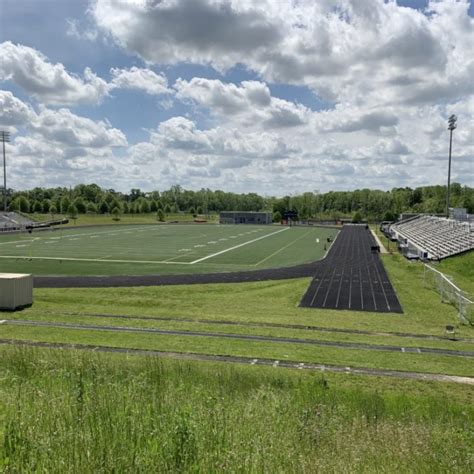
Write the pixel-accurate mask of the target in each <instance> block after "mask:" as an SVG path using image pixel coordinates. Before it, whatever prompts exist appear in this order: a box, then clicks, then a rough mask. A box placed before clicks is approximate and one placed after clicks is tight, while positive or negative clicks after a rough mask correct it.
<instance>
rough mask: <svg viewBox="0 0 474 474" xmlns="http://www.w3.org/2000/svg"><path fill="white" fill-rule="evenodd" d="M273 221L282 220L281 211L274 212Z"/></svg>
mask: <svg viewBox="0 0 474 474" xmlns="http://www.w3.org/2000/svg"><path fill="white" fill-rule="evenodd" d="M273 222H281V214H280V212H279V211H276V212H274V213H273Z"/></svg>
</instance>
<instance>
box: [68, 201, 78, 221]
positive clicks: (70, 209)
mask: <svg viewBox="0 0 474 474" xmlns="http://www.w3.org/2000/svg"><path fill="white" fill-rule="evenodd" d="M67 213H68V215H69V217H70V218H71V219H76V218H77V207H76V206H75V205H74V204H69V207H68V208H67Z"/></svg>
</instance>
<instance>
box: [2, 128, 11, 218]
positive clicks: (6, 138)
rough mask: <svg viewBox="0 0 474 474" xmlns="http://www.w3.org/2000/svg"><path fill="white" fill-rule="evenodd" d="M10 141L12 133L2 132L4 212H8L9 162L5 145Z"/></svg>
mask: <svg viewBox="0 0 474 474" xmlns="http://www.w3.org/2000/svg"><path fill="white" fill-rule="evenodd" d="M9 141H10V132H5V131H3V130H1V131H0V142H2V143H3V212H7V162H6V159H5V143H6V142H9Z"/></svg>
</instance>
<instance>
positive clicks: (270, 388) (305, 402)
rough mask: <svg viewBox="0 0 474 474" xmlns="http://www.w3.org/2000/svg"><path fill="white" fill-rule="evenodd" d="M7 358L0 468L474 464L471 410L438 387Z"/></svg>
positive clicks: (331, 468) (191, 366)
mask: <svg viewBox="0 0 474 474" xmlns="http://www.w3.org/2000/svg"><path fill="white" fill-rule="evenodd" d="M1 355H2V356H3V357H1V358H0V376H1V377H2V380H3V382H5V381H7V382H8V383H2V385H1V388H0V395H1V399H2V402H1V403H2V404H3V408H1V405H0V410H3V412H4V416H3V419H4V426H3V439H2V440H1V445H0V446H1V456H0V471H2V470H3V471H5V472H32V471H35V472H36V471H37V472H94V473H95V472H217V471H224V470H225V471H228V472H314V471H324V472H341V471H346V472H347V471H378V472H393V471H416V472H428V471H433V472H446V471H459V472H472V471H473V469H474V460H473V457H472V446H473V442H474V434H473V431H472V426H473V423H472V422H473V421H474V410H473V409H472V407H466V406H462V405H461V404H458V403H457V402H453V401H450V400H449V399H448V398H446V396H445V395H442V394H441V392H440V394H439V395H433V392H431V393H430V394H429V395H426V396H420V394H417V395H414V394H410V393H407V392H405V393H404V392H402V391H400V390H390V391H388V390H387V391H380V390H376V389H371V388H370V386H367V387H365V388H360V387H359V388H357V387H356V386H355V385H354V386H347V385H346V386H343V387H341V386H338V384H337V380H338V379H337V378H331V377H330V376H329V377H325V376H323V375H320V374H318V375H310V374H303V373H302V372H297V373H295V372H285V371H282V370H276V369H274V370H272V369H256V368H252V369H249V368H244V367H227V366H218V365H214V364H196V363H185V362H171V361H166V362H163V361H160V360H158V359H155V358H147V357H144V358H138V357H136V358H127V357H122V356H106V355H103V354H102V355H101V354H90V353H82V352H74V351H69V352H68V351H61V350H54V351H50V350H42V349H41V350H40V349H31V348H18V349H12V348H9V349H2V352H1ZM367 380H370V379H367ZM372 380H375V379H372ZM377 387H380V384H377ZM434 393H436V392H434ZM0 414H1V411H0ZM0 419H1V418H0Z"/></svg>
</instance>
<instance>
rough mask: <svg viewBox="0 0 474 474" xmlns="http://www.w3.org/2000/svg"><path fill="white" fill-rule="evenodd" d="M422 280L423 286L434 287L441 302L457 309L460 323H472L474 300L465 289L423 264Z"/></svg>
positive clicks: (473, 322)
mask: <svg viewBox="0 0 474 474" xmlns="http://www.w3.org/2000/svg"><path fill="white" fill-rule="evenodd" d="M423 269H424V270H423V281H424V285H425V287H428V288H433V289H435V290H436V291H437V292H438V293H439V295H440V296H441V301H442V302H443V303H448V304H451V305H453V306H454V307H455V308H456V309H457V310H458V316H459V321H460V322H461V323H462V324H471V325H472V324H474V301H473V298H472V297H471V296H470V295H469V294H468V293H466V292H465V291H463V290H461V289H460V288H458V287H457V286H456V285H455V284H454V283H453V282H452V278H451V277H450V276H448V275H445V274H444V273H441V272H440V271H439V270H436V269H435V268H433V267H431V266H430V265H427V264H426V263H424V264H423Z"/></svg>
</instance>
